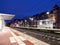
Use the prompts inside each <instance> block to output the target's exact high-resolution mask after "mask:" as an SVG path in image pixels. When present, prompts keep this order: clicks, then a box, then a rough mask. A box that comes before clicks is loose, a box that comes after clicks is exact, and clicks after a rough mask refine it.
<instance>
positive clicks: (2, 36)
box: [0, 27, 50, 45]
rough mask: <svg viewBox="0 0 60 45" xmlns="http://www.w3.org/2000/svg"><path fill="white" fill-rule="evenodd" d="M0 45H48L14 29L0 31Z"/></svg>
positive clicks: (5, 28)
mask: <svg viewBox="0 0 60 45" xmlns="http://www.w3.org/2000/svg"><path fill="white" fill-rule="evenodd" d="M0 45H50V44H48V43H45V42H43V41H40V40H38V39H36V38H34V37H31V36H29V35H27V34H25V33H22V32H20V31H17V30H15V29H12V28H9V27H4V28H3V29H2V30H0Z"/></svg>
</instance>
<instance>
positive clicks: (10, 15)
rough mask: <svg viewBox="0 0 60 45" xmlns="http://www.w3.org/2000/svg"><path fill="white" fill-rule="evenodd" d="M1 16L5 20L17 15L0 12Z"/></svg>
mask: <svg viewBox="0 0 60 45" xmlns="http://www.w3.org/2000/svg"><path fill="white" fill-rule="evenodd" d="M0 16H2V17H3V19H4V20H11V19H12V18H13V17H14V16H15V15H12V14H3V13H0Z"/></svg>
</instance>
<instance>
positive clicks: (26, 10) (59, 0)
mask: <svg viewBox="0 0 60 45" xmlns="http://www.w3.org/2000/svg"><path fill="white" fill-rule="evenodd" d="M55 4H57V5H59V6H60V0H0V13H9V14H14V15H15V18H24V17H28V16H32V15H34V14H37V13H41V12H44V11H50V10H51V9H52V8H53V6H54V5H55Z"/></svg>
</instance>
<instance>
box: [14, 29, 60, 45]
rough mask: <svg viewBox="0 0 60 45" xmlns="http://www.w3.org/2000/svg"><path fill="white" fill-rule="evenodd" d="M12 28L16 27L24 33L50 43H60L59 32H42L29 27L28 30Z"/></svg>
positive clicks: (53, 44)
mask: <svg viewBox="0 0 60 45" xmlns="http://www.w3.org/2000/svg"><path fill="white" fill-rule="evenodd" d="M14 29H17V30H18V31H21V32H23V33H25V34H28V35H30V36H33V37H35V38H37V39H39V40H42V41H44V42H47V43H49V44H50V45H60V34H57V33H51V32H42V31H37V30H31V29H29V30H28V29H20V28H14ZM37 43H38V42H37Z"/></svg>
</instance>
